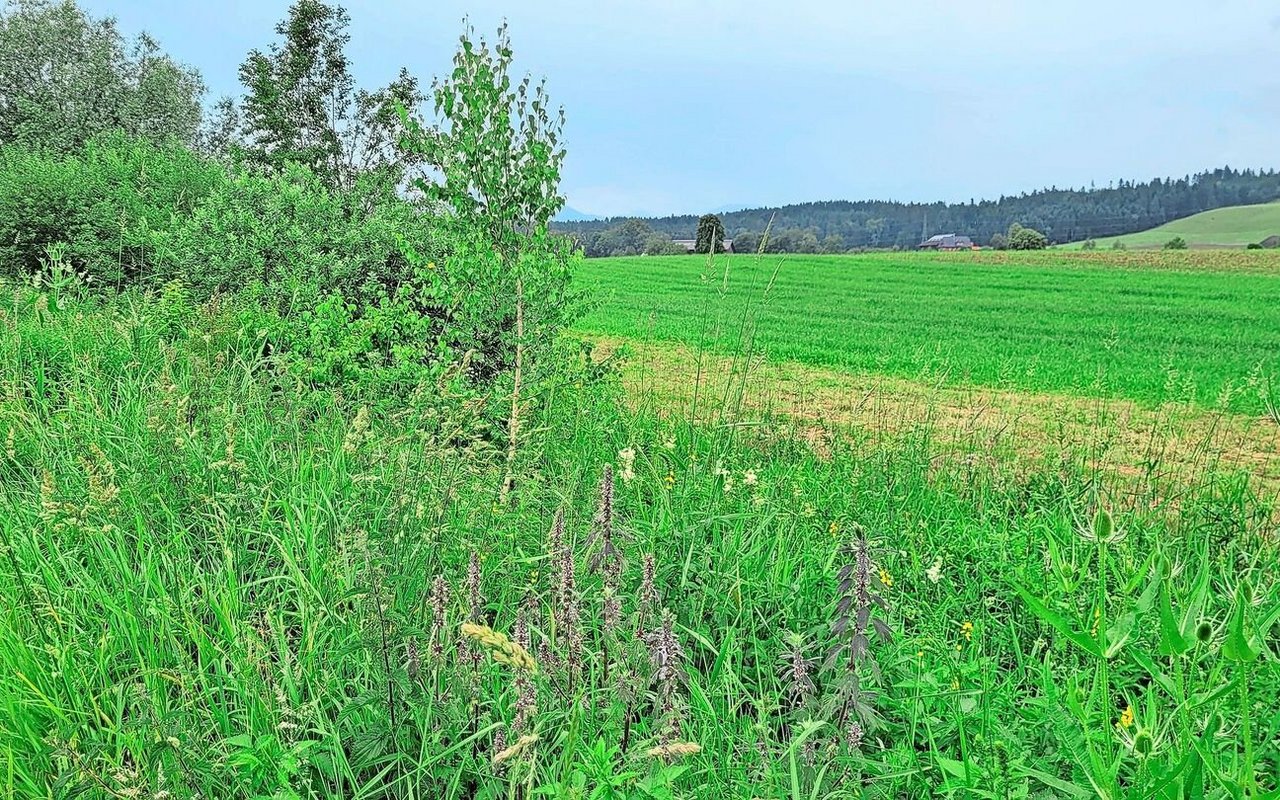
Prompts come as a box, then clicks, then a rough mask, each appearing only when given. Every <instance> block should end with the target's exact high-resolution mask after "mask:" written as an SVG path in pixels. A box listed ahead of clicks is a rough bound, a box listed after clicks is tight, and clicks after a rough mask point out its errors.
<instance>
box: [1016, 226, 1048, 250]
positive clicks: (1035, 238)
mask: <svg viewBox="0 0 1280 800" xmlns="http://www.w3.org/2000/svg"><path fill="white" fill-rule="evenodd" d="M1007 241H1008V244H1007V247H1008V248H1009V249H1010V250H1043V249H1045V248H1046V247H1048V246H1049V239H1048V238H1047V237H1046V236H1045V235H1044V234H1043V233H1041V232H1040V231H1037V230H1035V229H1034V228H1024V227H1023V226H1022V225H1020V224H1018V223H1017V222H1015V223H1013V224H1012V225H1010V226H1009V235H1008V237H1007Z"/></svg>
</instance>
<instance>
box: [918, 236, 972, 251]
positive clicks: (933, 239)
mask: <svg viewBox="0 0 1280 800" xmlns="http://www.w3.org/2000/svg"><path fill="white" fill-rule="evenodd" d="M920 249H921V250H977V249H978V246H977V245H976V244H974V243H973V240H972V239H970V238H969V237H968V236H956V235H955V234H954V233H940V234H938V235H937V236H930V237H929V238H928V239H926V240H924V241H923V242H921V243H920Z"/></svg>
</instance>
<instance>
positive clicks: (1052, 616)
mask: <svg viewBox="0 0 1280 800" xmlns="http://www.w3.org/2000/svg"><path fill="white" fill-rule="evenodd" d="M1013 588H1014V590H1015V591H1017V593H1018V595H1019V596H1021V597H1022V601H1023V602H1024V603H1026V604H1027V606H1028V607H1029V608H1030V609H1031V611H1032V613H1033V614H1035V615H1036V616H1037V617H1039V618H1040V619H1041V620H1043V621H1045V622H1047V623H1049V624H1050V625H1052V626H1053V627H1054V629H1055V630H1057V631H1058V632H1059V633H1061V634H1062V635H1063V636H1065V637H1067V639H1068V640H1070V641H1071V642H1073V643H1074V644H1075V645H1076V647H1079V648H1080V649H1081V650H1083V651H1085V652H1086V653H1088V654H1089V655H1091V656H1097V657H1101V656H1102V651H1101V650H1100V649H1099V647H1098V643H1097V641H1095V640H1094V638H1093V637H1092V636H1086V635H1084V634H1083V633H1080V632H1079V631H1077V630H1075V628H1074V627H1073V626H1072V625H1071V623H1070V622H1069V621H1068V620H1067V619H1066V617H1063V616H1062V615H1061V614H1059V613H1058V612H1056V611H1054V610H1053V609H1051V608H1049V607H1048V606H1047V605H1045V604H1044V602H1043V601H1041V600H1040V598H1038V597H1035V596H1034V595H1032V594H1031V593H1030V592H1028V591H1027V590H1026V589H1024V588H1022V587H1021V586H1019V585H1018V584H1014V585H1013Z"/></svg>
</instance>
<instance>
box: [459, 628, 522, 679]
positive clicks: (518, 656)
mask: <svg viewBox="0 0 1280 800" xmlns="http://www.w3.org/2000/svg"><path fill="white" fill-rule="evenodd" d="M462 635H463V636H465V637H467V638H468V639H471V640H473V641H475V642H478V643H479V644H481V645H483V646H484V647H486V648H488V649H489V652H490V654H491V655H492V656H493V660H494V661H497V662H498V663H499V664H506V665H507V666H509V667H511V668H513V669H517V670H525V671H526V672H535V673H536V672H537V671H538V662H536V661H534V660H533V656H531V655H529V651H528V650H526V649H524V648H523V647H521V646H520V645H518V644H516V643H515V642H513V641H511V640H510V639H508V638H507V636H506V634H503V633H500V632H498V631H495V630H494V629H492V628H490V627H489V626H488V625H474V624H472V623H470V622H464V623H462Z"/></svg>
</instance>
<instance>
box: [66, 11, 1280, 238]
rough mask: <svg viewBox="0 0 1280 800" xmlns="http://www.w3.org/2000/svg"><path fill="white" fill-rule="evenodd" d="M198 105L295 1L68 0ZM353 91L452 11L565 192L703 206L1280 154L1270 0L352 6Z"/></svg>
mask: <svg viewBox="0 0 1280 800" xmlns="http://www.w3.org/2000/svg"><path fill="white" fill-rule="evenodd" d="M81 5H82V6H84V7H85V8H87V9H89V10H90V11H91V12H92V13H93V14H94V15H95V16H104V15H110V16H114V17H116V18H117V20H118V21H119V23H120V26H121V29H122V30H123V31H124V32H125V33H127V34H135V33H137V32H139V31H142V30H145V31H147V32H149V33H150V34H152V35H153V36H155V37H156V38H157V39H159V40H160V42H161V45H162V46H163V47H164V48H165V50H167V51H168V52H169V53H170V54H171V55H173V56H174V57H175V58H177V59H178V60H180V61H183V62H185V63H187V64H190V65H192V66H194V67H196V68H198V69H199V70H200V72H201V73H202V74H203V76H204V79H205V81H206V83H207V84H208V85H209V87H210V98H211V99H213V98H216V97H217V96H220V95H226V94H230V95H237V94H239V92H240V86H239V83H238V79H237V68H238V66H239V64H240V62H241V61H242V60H243V59H244V56H245V54H246V53H247V52H248V51H249V50H250V49H252V48H255V47H257V48H261V49H266V48H267V47H268V46H269V45H270V44H271V43H272V42H273V41H274V40H275V38H276V35H275V32H274V26H275V24H276V22H277V21H279V20H280V19H281V18H283V17H284V15H285V11H286V9H287V6H288V3H287V2H277V1H275V0H226V1H225V2H219V3H201V2H194V3H174V2H172V0H81ZM347 9H348V11H349V13H350V15H351V20H352V24H351V28H350V33H351V43H350V45H349V47H348V55H349V57H350V59H351V61H352V64H353V71H354V72H355V74H356V77H357V80H358V82H359V83H360V84H361V85H362V86H366V87H370V88H372V87H374V86H380V85H384V84H386V83H387V82H389V81H390V80H391V79H392V78H394V76H395V74H396V72H397V71H398V70H399V68H400V67H401V66H405V67H408V68H409V70H410V71H411V72H413V73H414V74H416V75H417V76H418V77H419V78H421V79H422V80H423V82H424V84H429V83H430V79H431V77H432V76H434V75H437V74H441V73H443V72H445V71H447V70H448V69H449V67H450V61H451V59H452V55H453V51H454V48H455V46H456V44H457V37H458V34H459V33H460V32H461V31H462V28H463V19H464V17H466V18H468V19H469V20H470V22H471V23H472V24H473V25H474V26H475V27H476V28H477V30H478V31H479V32H482V33H483V32H486V31H493V30H496V28H497V26H498V25H499V23H500V22H501V21H502V20H504V19H505V20H506V21H507V22H508V23H509V25H510V29H511V37H512V42H513V45H514V49H515V67H516V68H517V69H518V70H519V71H520V72H528V73H531V74H533V75H534V76H535V77H541V76H545V77H546V79H547V86H548V90H549V92H550V94H551V97H552V100H553V101H554V102H556V103H558V104H561V105H563V106H564V108H565V112H566V116H567V123H566V128H565V138H566V143H567V147H568V157H567V159H566V163H565V169H564V175H563V182H562V189H563V191H564V192H565V194H566V195H567V197H568V204H569V206H571V207H573V208H574V209H577V210H580V211H582V212H585V213H589V214H596V215H666V214H673V213H702V212H705V211H709V210H714V209H723V208H726V207H734V208H736V207H758V206H771V205H781V204H786V203H797V202H806V201H811V200H836V199H839V200H863V199H883V200H902V201H934V200H945V201H951V202H958V201H968V200H970V199H982V198H996V197H999V196H1000V195H1011V194H1018V193H1020V192H1024V191H1031V190H1034V189H1037V188H1042V187H1046V186H1058V187H1067V186H1072V187H1080V186H1088V185H1091V184H1095V185H1097V186H1105V185H1107V184H1108V183H1109V182H1111V181H1113V180H1116V179H1122V178H1123V179H1135V180H1146V179H1149V178H1152V177H1157V176H1178V177H1180V176H1182V175H1185V174H1188V173H1194V172H1197V171H1200V170H1203V169H1206V168H1211V167H1215V166H1222V165H1224V164H1225V165H1230V166H1233V167H1238V168H1243V167H1280V147H1278V146H1277V144H1280V137H1278V136H1277V132H1280V0H1272V1H1271V2H1256V1H1252V0H1239V1H1235V0H1158V1H1154V2H1153V1H1150V0H1122V2H1116V0H1107V2H1095V1H1094V0H1076V1H1075V2H1069V3H1068V2H1062V0H1031V1H1030V2H1028V0H989V1H987V2H974V1H966V0H896V1H895V2H867V0H830V1H826V0H821V1H820V0H789V2H783V3H778V2H764V1H763V0H682V1H679V2H678V1H677V0H524V2H505V3H500V2H471V3H463V2H453V1H452V0H382V2H365V3H357V2H350V3H348V5H347Z"/></svg>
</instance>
